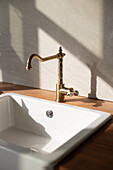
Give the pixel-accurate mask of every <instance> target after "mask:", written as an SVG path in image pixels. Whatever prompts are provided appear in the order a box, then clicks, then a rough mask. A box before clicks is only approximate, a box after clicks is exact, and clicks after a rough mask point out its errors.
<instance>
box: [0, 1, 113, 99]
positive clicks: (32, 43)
mask: <svg viewBox="0 0 113 170" xmlns="http://www.w3.org/2000/svg"><path fill="white" fill-rule="evenodd" d="M112 11H113V1H112V0H110V1H106V0H85V1H84V0H24V1H23V0H5V1H4V0H0V80H1V81H4V82H11V83H16V84H21V85H28V86H33V87H39V88H42V89H48V90H55V87H56V82H57V60H54V61H48V62H45V63H40V62H38V61H37V60H36V59H34V60H33V69H32V71H26V70H25V66H26V60H27V58H28V56H29V55H30V54H32V53H38V54H39V55H41V56H43V57H45V56H48V55H52V54H56V53H57V52H58V48H59V46H62V48H63V52H64V53H66V54H67V55H66V56H65V57H64V83H65V84H66V86H72V87H73V88H75V89H77V90H79V92H80V95H81V96H90V97H98V98H99V99H106V100H112V101H113V12H112Z"/></svg>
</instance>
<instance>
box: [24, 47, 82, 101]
mask: <svg viewBox="0 0 113 170" xmlns="http://www.w3.org/2000/svg"><path fill="white" fill-rule="evenodd" d="M64 56H65V54H64V53H62V48H61V47H60V48H59V53H57V54H56V55H53V56H49V57H45V58H42V57H40V56H39V55H38V54H32V55H31V56H30V57H29V58H28V60H27V66H26V70H31V69H32V65H31V62H32V59H33V58H36V59H38V60H39V61H41V62H44V61H48V60H52V59H58V83H57V84H56V101H57V102H64V101H65V95H68V96H73V95H75V96H77V95H78V93H79V92H78V91H77V90H74V89H73V88H67V87H65V85H64V84H63V57H64Z"/></svg>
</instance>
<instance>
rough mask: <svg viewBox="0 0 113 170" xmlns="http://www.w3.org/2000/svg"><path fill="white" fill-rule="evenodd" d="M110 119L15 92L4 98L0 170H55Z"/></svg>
mask: <svg viewBox="0 0 113 170" xmlns="http://www.w3.org/2000/svg"><path fill="white" fill-rule="evenodd" d="M47 114H49V117H48V115H47ZM110 118H111V115H110V114H109V113H105V112H100V111H95V110H90V109H86V108H80V107H76V106H71V105H66V104H61V103H56V102H52V101H47V100H43V99H38V98H33V97H28V96H24V95H19V94H14V93H9V94H4V95H1V96H0V167H1V168H2V170H12V169H15V170H31V169H32V170H51V169H53V168H54V166H55V165H56V164H57V163H58V161H60V160H61V159H62V158H63V157H64V156H66V155H67V154H68V153H70V152H71V151H72V150H73V149H74V148H76V147H77V146H78V145H79V144H80V143H82V142H83V141H84V140H85V139H87V138H88V137H89V136H90V135H91V134H93V133H94V132H95V131H96V130H97V129H98V128H100V127H101V126H102V125H103V124H104V123H105V122H107V121H108V120H109V119H110ZM6 160H7V163H6Z"/></svg>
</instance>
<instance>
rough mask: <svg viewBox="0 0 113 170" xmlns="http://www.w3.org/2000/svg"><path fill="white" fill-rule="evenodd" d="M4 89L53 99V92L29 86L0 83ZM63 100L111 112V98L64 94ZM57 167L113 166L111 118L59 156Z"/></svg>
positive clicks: (87, 169) (94, 169) (97, 168)
mask: <svg viewBox="0 0 113 170" xmlns="http://www.w3.org/2000/svg"><path fill="white" fill-rule="evenodd" d="M0 90H2V92H3V93H10V92H11V93H12V92H13V93H19V94H24V95H28V96H33V97H38V98H42V99H47V100H51V101H55V92H53V91H48V90H41V89H36V88H32V87H26V86H20V85H14V84H9V83H2V82H1V83H0ZM66 99H67V100H66V104H71V105H76V106H80V107H86V108H91V109H95V110H100V111H105V112H109V113H111V114H112V115H113V102H109V101H104V100H93V99H89V98H87V97H81V96H74V97H71V98H69V97H67V98H66ZM56 169H57V170H75V169H76V170H90V169H91V170H101V169H102V170H104V169H105V170H113V119H111V120H110V121H109V122H107V123H106V124H105V125H104V126H103V127H102V128H101V129H99V130H98V131H97V132H96V133H95V134H94V135H92V136H91V137H90V138H88V140H86V141H85V142H84V143H83V144H81V145H80V146H79V147H78V148H77V149H75V150H74V151H73V152H72V153H71V154H70V155H68V156H67V157H66V158H64V160H62V161H61V162H60V163H59V164H58V165H57V166H56Z"/></svg>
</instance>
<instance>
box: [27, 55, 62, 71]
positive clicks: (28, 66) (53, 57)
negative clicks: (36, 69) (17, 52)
mask: <svg viewBox="0 0 113 170" xmlns="http://www.w3.org/2000/svg"><path fill="white" fill-rule="evenodd" d="M64 56H65V54H64V53H61V54H60V52H59V53H58V54H56V55H52V56H49V57H45V58H42V57H40V56H39V55H38V54H32V55H31V56H30V57H29V58H28V60H27V66H26V70H31V69H32V64H31V63H32V60H33V58H36V59H38V60H39V61H41V62H45V61H49V60H53V59H59V58H63V57H64Z"/></svg>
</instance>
